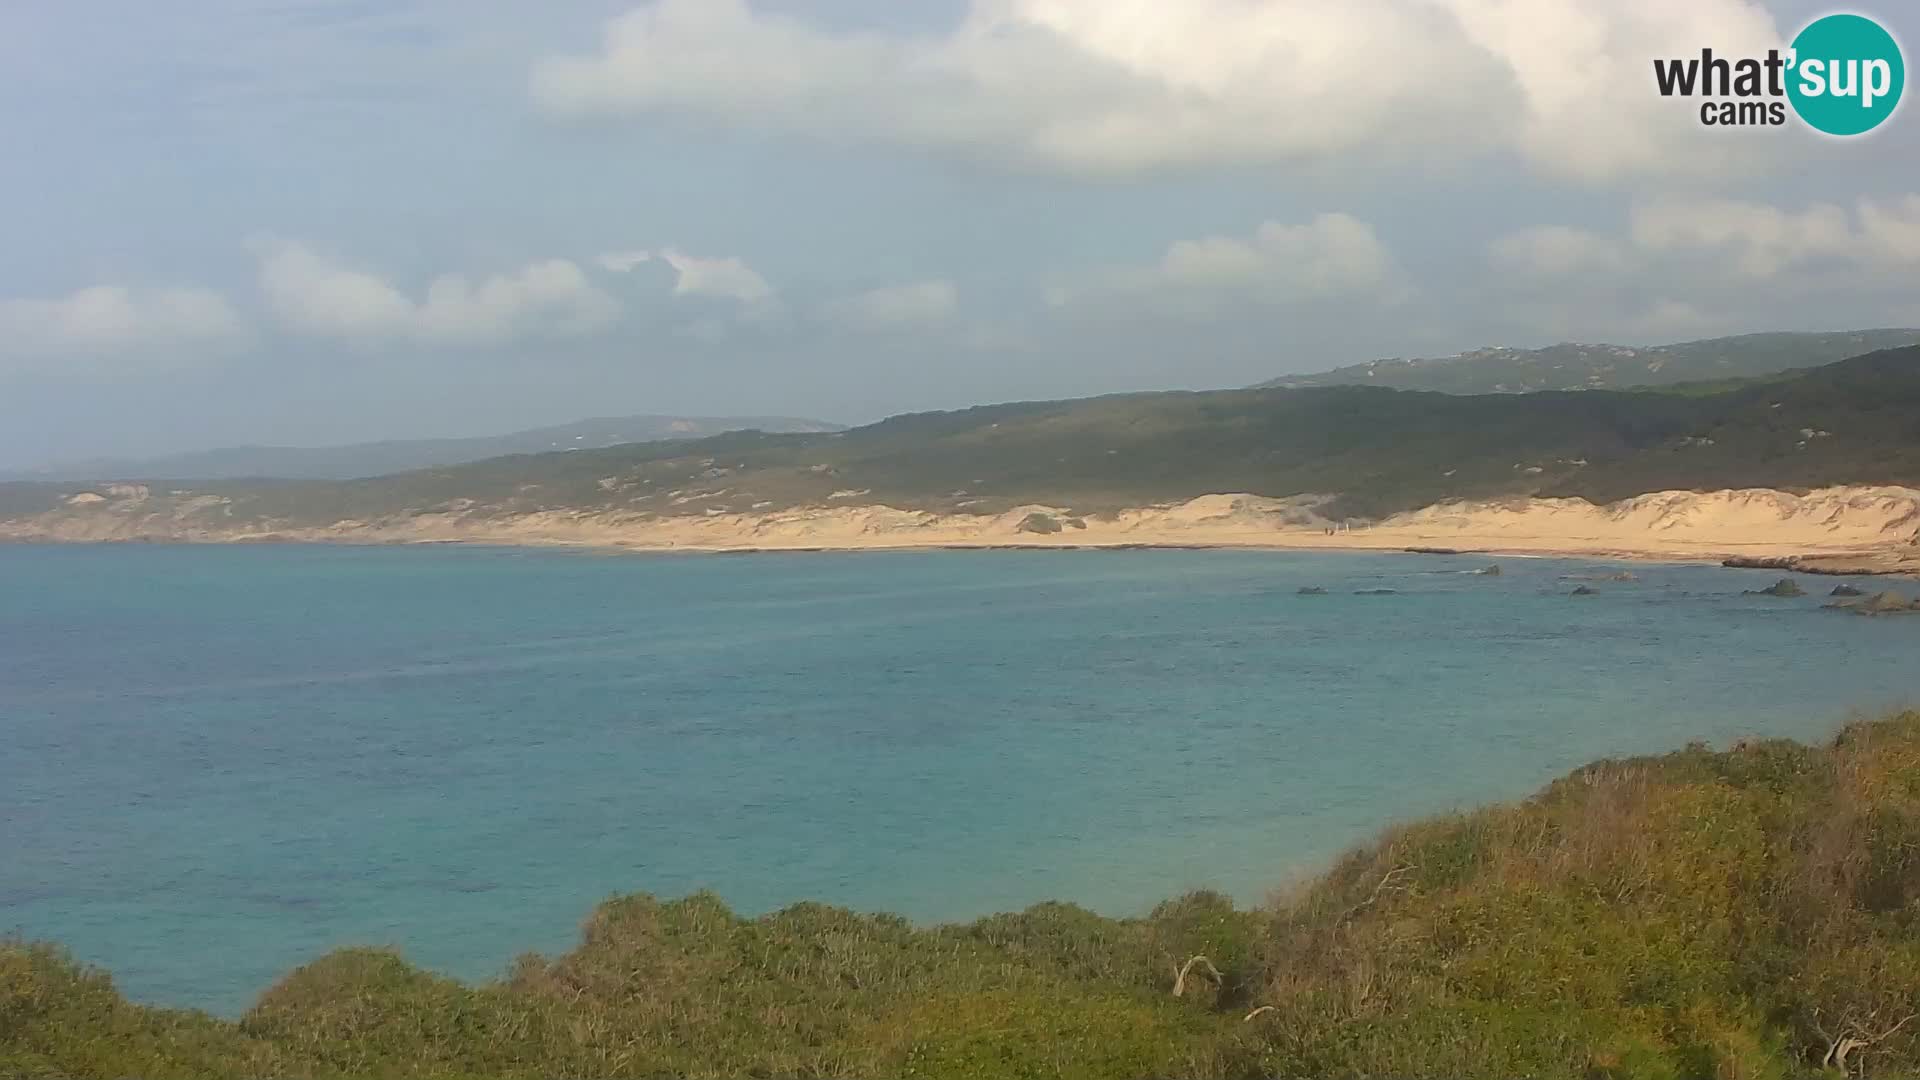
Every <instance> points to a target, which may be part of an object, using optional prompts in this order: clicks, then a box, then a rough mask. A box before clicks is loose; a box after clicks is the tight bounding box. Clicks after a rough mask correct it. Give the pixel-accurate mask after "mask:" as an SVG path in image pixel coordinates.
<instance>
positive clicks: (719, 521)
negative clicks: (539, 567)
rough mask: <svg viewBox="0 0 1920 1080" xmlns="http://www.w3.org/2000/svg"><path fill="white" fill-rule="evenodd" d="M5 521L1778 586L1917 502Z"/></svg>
mask: <svg viewBox="0 0 1920 1080" xmlns="http://www.w3.org/2000/svg"><path fill="white" fill-rule="evenodd" d="M79 498H80V497H78V496H76V497H74V499H72V500H70V504H69V505H68V506H66V507H63V508H61V509H58V510H54V511H48V512H45V513H42V514H37V515H32V516H29V517H24V518H15V519H12V520H7V521H0V542H8V541H14V542H29V543H49V544H64V543H190V544H271V543H326V544H348V545H366V546H388V545H410V544H442V543H459V544H470V545H487V546H502V547H520V548H540V547H551V548H572V549H583V550H593V551H604V552H627V553H676V552H681V553H689V554H774V553H783V552H789V553H791V552H830V551H833V552H846V551H982V550H986V551H1124V550H1195V551H1206V550H1257V551H1319V552H1338V551H1368V552H1389V553H1392V552H1399V553H1403V554H1425V555H1454V556H1486V557H1508V558H1520V557H1534V558H1586V559H1603V560H1612V561H1623V562H1670V563H1719V564H1723V565H1728V566H1735V567H1744V568H1753V569H1766V570H1776V571H1780V572H1785V573H1807V574H1827V575H1881V574H1885V575H1916V574H1920V490H1915V489H1911V488H1899V487H1835V488H1825V489H1819V490H1815V491H1810V492H1806V493H1804V494H1796V493H1790V492H1783V491H1778V490H1774V489H1768V488H1749V489H1732V490H1722V491H1713V492H1681V491H1668V492H1653V493H1649V494H1645V495H1638V496H1634V497H1631V498H1628V499H1622V500H1619V501H1617V502H1613V503H1605V504H1595V503H1590V502H1587V501H1586V500H1583V499H1505V500H1487V501H1479V502H1464V501H1463V502H1452V503H1442V504H1437V505H1434V506H1429V507H1424V508H1422V509H1419V510H1413V511H1407V512H1404V513H1399V514H1394V515H1391V516H1389V517H1386V518H1382V519H1379V520H1376V521H1365V522H1343V521H1335V520H1332V519H1329V518H1327V517H1324V516H1322V514H1321V513H1320V511H1321V509H1322V508H1323V507H1324V506H1325V505H1326V504H1327V503H1328V502H1329V501H1330V498H1329V497H1328V496H1324V495H1299V496H1291V497H1287V498H1270V497H1265V496H1257V495H1246V494H1216V495H1203V496H1199V497H1197V498H1194V499H1190V500H1187V501H1186V502H1181V503H1170V504H1161V505H1156V506H1147V507H1140V508H1135V509H1128V510H1122V511H1119V512H1117V513H1114V514H1111V515H1106V516H1082V515H1078V514H1076V513H1075V512H1074V511H1072V510H1071V509H1069V508H1063V507H1055V506H1046V505H1041V504H1030V505H1023V506H1016V507H1013V508H1012V509H1009V510H1005V511H1002V512H1000V513H996V514H965V513H953V514H940V513H935V512H932V511H924V510H902V509H898V508H896V507H892V506H888V505H884V504H868V505H861V506H831V507H799V508H794V509H790V510H784V511H769V512H766V513H745V514H735V513H725V514H709V515H704V516H692V515H682V516H668V517H650V516H642V515H638V514H633V513H630V512H620V511H610V510H592V511H561V510H546V511H534V512H525V513H516V514H500V513H493V514H487V513H477V512H474V511H457V512H455V511H435V512H429V511H405V512H402V513H399V514H395V515H392V516H389V517H385V518H381V519H376V520H368V521H360V520H343V521H338V522H334V523H332V524H329V525H321V526H292V525H288V524H285V523H281V522H272V521H267V522H260V523H258V524H256V525H251V526H248V525H241V526H234V525H231V524H229V523H228V522H229V521H230V520H231V519H224V518H220V517H218V516H216V515H215V514H212V513H208V511H209V510H210V509H213V508H212V507H209V506H208V505H207V504H206V503H205V502H204V501H200V500H195V501H194V502H193V503H191V504H188V505H175V504H170V503H169V502H168V501H167V500H165V499H151V500H149V499H147V498H146V497H145V496H144V495H142V496H140V497H138V498H130V499H119V500H95V499H89V500H86V501H85V502H81V501H79Z"/></svg>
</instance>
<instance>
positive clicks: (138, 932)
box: [0, 545, 1920, 1016]
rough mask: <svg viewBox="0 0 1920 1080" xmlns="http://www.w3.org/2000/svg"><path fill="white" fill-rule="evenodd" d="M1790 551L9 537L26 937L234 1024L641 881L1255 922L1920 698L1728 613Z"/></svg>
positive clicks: (7, 648) (1902, 622)
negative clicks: (1558, 781)
mask: <svg viewBox="0 0 1920 1080" xmlns="http://www.w3.org/2000/svg"><path fill="white" fill-rule="evenodd" d="M1490 564H1498V566H1499V567H1500V571H1501V572H1500V573H1499V574H1497V575H1494V574H1485V573H1474V572H1473V571H1476V570H1481V569H1484V568H1486V567H1487V566H1488V565H1490ZM1622 571H1628V572H1630V573H1631V574H1632V575H1633V580H1614V579H1613V578H1614V576H1615V575H1618V574H1620V573H1621V572H1622ZM1778 576H1779V575H1778V574H1767V573H1761V572H1756V571H1741V570H1729V569H1723V568H1720V567H1717V566H1708V565H1652V564H1635V565H1631V566H1629V565H1626V564H1621V563H1613V562H1596V561H1589V560H1579V559H1528V558H1514V557H1492V556H1487V555H1461V556H1445V555H1412V554H1367V553H1344V552H1334V553H1308V552H1261V551H1187V550H1123V551H1012V550H1008V551H919V552H868V553H824V552H808V553H793V554H751V555H633V554H604V553H591V552H581V551H566V550H553V549H508V548H490V547H466V546H412V547H338V546H297V545H261V546H201V547H195V546H162V545H115V546H25V545H15V546H0V933H10V934H13V935H17V936H20V937H24V938H27V939H45V940H51V941H54V942H58V943H60V944H61V945H63V946H64V947H66V948H67V949H69V950H70V951H71V952H72V954H73V955H74V956H76V957H77V958H79V959H80V960H82V961H85V962H88V963H91V964H97V965H100V966H102V967H104V968H106V969H108V970H110V971H111V972H112V973H113V976H114V979H115V981H116V984H117V985H118V986H119V987H120V988H121V990H122V991H123V992H125V993H126V994H127V995H128V996H130V997H132V998H134V999H136V1000H139V1001H143V1002H151V1003H157V1004H164V1005H175V1006H189V1007H196V1008H202V1009H206V1010H209V1011H211V1012H214V1013H217V1014H221V1015H227V1016H234V1015H238V1014H240V1013H241V1012H243V1011H244V1010H245V1009H246V1008H247V1007H248V1006H249V1004H250V1003H251V1002H252V1001H253V1000H254V999H255V998H256V997H257V996H258V995H259V994H260V993H261V991H263V990H264V989H266V988H267V987H268V986H269V985H271V984H272V983H273V981H274V980H275V979H276V978H278V977H280V976H281V975H283V974H285V973H286V972H287V971H289V970H290V969H292V968H293V967H295V966H297V965H299V964H301V963H305V962H307V961H310V960H312V959H314V958H316V957H318V956H320V955H321V954H323V953H324V952H326V951H327V950H329V949H332V948H336V947H339V946H344V945H350V944H367V945H382V946H391V947H394V948H397V949H399V950H400V951H401V952H402V953H404V954H405V955H406V956H407V957H408V958H409V959H410V960H412V961H414V962H415V963H418V964H421V965H423V966H425V967H428V968H431V969H433V970H436V971H440V972H444V973H447V974H450V975H453V976H456V977H459V978H462V979H469V980H480V979H487V978H492V977H496V976H498V975H499V974H501V973H502V972H503V971H504V970H505V968H506V966H507V964H508V963H509V962H510V960H511V959H512V958H513V957H514V956H515V955H516V954H518V953H520V952H523V951H528V950H538V951H543V952H548V953H552V952H557V951H562V950H565V949H566V948H568V947H569V946H570V945H571V944H572V943H573V942H574V941H575V939H576V937H577V934H578V926H579V923H580V920H581V919H582V918H583V917H584V916H585V915H586V914H587V913H588V912H589V911H590V910H591V909H592V907H593V906H594V905H595V904H596V903H597V902H599V901H601V900H603V899H605V898H606V897H608V896H611V895H614V894H619V893H627V892H648V893H653V894H655V895H658V896H663V897H676V896H681V895H684V894H687V893H689V892H693V891H695V890H701V889H710V890H713V891H715V892H716V893H718V894H719V895H720V896H721V897H722V898H723V899H724V900H725V901H726V902H727V903H728V904H730V905H731V906H732V907H733V908H734V909H735V910H736V911H739V912H741V913H743V914H747V915H755V914H760V913H764V912H768V911H772V910H775V909H778V908H781V907H783V906H785V905H788V904H792V903H795V902H798V901H803V900H819V901H825V902H828V903H832V904H838V905H845V906H848V907H852V908H856V909H860V910H884V911H892V912H897V913H900V914H903V915H906V916H908V917H909V918H911V919H914V920H916V921H919V922H936V921H949V920H964V919H969V918H973V917H977V916H980V915H984V914H988V913H992V912H997V911H1005V910H1015V909H1019V908H1022V907H1025V906H1027V905H1030V904H1033V903H1036V902H1039V901H1042V900H1049V899H1058V900H1068V901H1072V902H1074V903H1078V904H1081V905H1084V906H1086V907H1088V908H1091V909H1093V910H1095V911H1098V912H1101V913H1103V914H1109V915H1115V916H1127V915H1138V914H1143V913H1145V912H1147V911H1149V910H1150V909H1151V908H1152V906H1153V905H1154V904H1155V903H1156V902H1158V901H1160V900H1162V899H1166V898H1169V897H1173V896H1176V895H1178V894H1180V893H1182V892H1185V891H1187V890H1190V889H1195V888H1213V889H1219V890H1222V891H1224V892H1226V893H1228V894H1230V895H1232V896H1233V897H1235V898H1236V899H1237V900H1239V901H1242V902H1245V903H1257V902H1259V901H1261V899H1262V898H1263V897H1265V896H1268V895H1271V894H1272V893H1273V892H1274V891H1275V890H1280V889H1285V888H1286V887H1287V886H1288V885H1289V884H1290V883H1293V882H1297V881H1299V880H1301V879H1303V878H1305V877H1307V876H1310V875H1312V874H1313V873H1315V872H1316V871H1318V870H1319V869H1321V868H1323V867H1324V866H1326V865H1327V864H1328V863H1329V862H1330V861H1331V860H1332V859H1334V858H1336V857H1337V856H1338V855H1339V854H1340V853H1341V852H1343V851H1345V850H1347V849H1350V848H1351V847H1353V846H1354V845H1357V844H1361V843H1364V842H1365V841H1366V840H1367V839H1368V838H1369V836H1371V835H1372V834H1374V833H1375V832H1376V831H1377V830H1379V829H1381V828H1382V827H1383V826H1386V825H1389V824H1392V823H1394V822H1396V821H1401V820H1404V819H1407V818H1411V817H1414V816H1418V815H1426V814H1432V813H1440V812H1447V811H1450V810H1455V809H1462V808H1466V807H1470V806H1473V805H1475V804H1479V803H1482V802H1485V801H1488V800H1499V799H1512V798H1519V797H1524V796H1526V795H1527V794H1529V793H1530V792H1532V791H1534V790H1536V789H1538V788H1539V787H1540V786H1541V785H1542V784H1544V783H1546V782H1548V781H1550V780H1552V779H1553V778H1554V777H1556V776H1559V775H1562V774H1564V773H1566V772H1567V771H1568V770H1570V769H1573V768H1575V767H1577V766H1579V765H1581V764H1584V763H1586V762H1588V761H1591V760H1594V759H1596V758H1602V757H1607V756H1614V755H1626V754H1640V753H1653V752H1663V751H1668V750H1673V749H1677V748H1680V747H1682V746H1684V745H1686V744H1687V743H1689V742H1694V741H1704V742H1708V743H1711V744H1714V745H1720V746H1724V745H1726V744H1729V743H1731V742H1733V741H1734V740H1736V739H1739V738H1742V737H1750V736H1790V737H1796V738H1809V739H1821V738H1826V737H1827V736H1829V735H1830V734H1831V733H1832V732H1833V731H1834V730H1835V729H1836V728H1837V727H1838V726H1839V725H1841V724H1842V723H1844V722H1846V721H1848V720H1849V719H1855V718H1860V717H1864V716H1870V715H1873V714H1875V713H1878V712H1881V711H1884V710H1886V709H1890V708H1894V707H1898V706H1902V705H1904V704H1906V703H1908V702H1910V701H1912V700H1913V699H1914V695H1915V691H1916V689H1917V688H1920V664H1916V663H1915V657H1917V656H1920V618H1915V619H1911V620H1909V619H1903V618H1898V617H1893V618H1861V617H1857V616H1853V615H1849V614H1845V613H1840V612H1835V611H1828V610H1823V609H1822V606H1821V605H1822V603H1823V601H1824V600H1825V599H1826V596H1825V594H1826V592H1827V591H1828V590H1829V589H1830V588H1831V587H1832V586H1833V584H1834V579H1828V578H1801V579H1800V580H1801V583H1802V584H1803V585H1804V586H1806V587H1807V590H1808V595H1807V596H1804V597H1800V598H1794V599H1781V598H1775V597H1771V596H1755V595H1747V594H1746V593H1745V590H1749V589H1758V588H1762V587H1764V586H1766V585H1768V584H1770V583H1771V582H1772V581H1773V580H1774V579H1775V578H1777V577H1778ZM1580 584H1586V585H1588V587H1590V588H1591V589H1593V590H1595V591H1594V593H1593V595H1587V596H1572V595H1569V594H1570V593H1571V592H1572V590H1573V589H1574V588H1575V587H1576V586H1578V585H1580ZM1302 588H1317V589H1322V590H1324V592H1321V593H1315V594H1305V595H1303V594H1302V593H1301V591H1300V590H1301V589H1302ZM1385 590H1390V591H1385Z"/></svg>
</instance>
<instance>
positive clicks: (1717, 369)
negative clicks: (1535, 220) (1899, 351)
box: [1260, 330, 1920, 394]
mask: <svg viewBox="0 0 1920 1080" xmlns="http://www.w3.org/2000/svg"><path fill="white" fill-rule="evenodd" d="M1915 343H1920V330H1851V331H1846V332H1843V333H1831V334H1793V333H1774V334H1742V335H1740V336H1738V337H1723V338H1708V339H1706V340H1704V341H1685V342H1681V343H1679V344H1677V345H1580V344H1574V343H1572V342H1563V343H1561V344H1559V345H1549V346H1547V347H1546V348H1544V349H1509V348H1505V347H1503V346H1498V345H1496V346H1493V347H1491V348H1485V349H1475V350H1473V351H1472V352H1464V353H1460V354H1459V355H1457V356H1441V357H1431V358H1418V359H1411V360H1407V359H1400V358H1394V359H1389V360H1373V361H1369V362H1367V363H1364V364H1350V365H1348V366H1346V367H1342V368H1335V369H1333V370H1332V371H1320V372H1314V373H1311V374H1307V375H1283V376H1281V377H1279V378H1277V379H1270V380H1268V381H1267V382H1264V383H1261V384H1260V385H1261V386H1263V387H1303V386H1384V387H1388V388H1391V389H1394V390H1435V391H1439V392H1440V393H1445V394H1519V393H1530V392H1533V391H1538V390H1609V389H1611V390H1624V389H1631V388H1634V387H1646V386H1668V385H1672V384H1674V383H1686V382H1718V381H1722V380H1727V379H1747V378H1754V377H1757V376H1764V375H1773V374H1776V373H1779V372H1783V371H1787V370H1789V369H1794V368H1807V367H1817V366H1819V365H1821V364H1830V363H1833V362H1834V361H1836V360H1844V359H1846V358H1847V357H1849V356H1859V355H1861V354H1862V353H1869V352H1875V351H1877V350H1880V349H1895V348H1900V347H1902V346H1906V345H1913V344H1915Z"/></svg>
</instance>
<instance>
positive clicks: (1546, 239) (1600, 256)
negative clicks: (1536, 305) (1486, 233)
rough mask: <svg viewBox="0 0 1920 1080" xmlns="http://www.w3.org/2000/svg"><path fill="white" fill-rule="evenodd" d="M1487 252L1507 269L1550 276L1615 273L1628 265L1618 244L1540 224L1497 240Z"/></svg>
mask: <svg viewBox="0 0 1920 1080" xmlns="http://www.w3.org/2000/svg"><path fill="white" fill-rule="evenodd" d="M1489 251H1490V252H1491V254H1492V255H1493V258H1494V261H1495V262H1496V263H1497V264H1499V265H1500V266H1501V267H1502V268H1504V269H1506V270H1510V271H1514V272H1517V273H1522V274H1544V275H1548V276H1552V277H1563V276H1566V275H1568V274H1577V273H1581V272H1585V271H1593V270H1602V271H1605V270H1617V269H1620V268H1622V267H1624V266H1625V265H1626V262H1627V255H1626V252H1625V251H1624V250H1622V248H1621V245H1620V243H1619V242H1618V241H1616V240H1613V239H1610V238H1608V237H1605V236H1601V235H1600V234H1599V233H1596V232H1589V231H1588V230H1586V229H1575V228H1570V227H1568V226H1565V225H1539V226H1535V227H1533V228H1528V229H1521V230H1519V231H1517V232H1511V233H1508V234H1506V235H1505V236H1501V237H1498V238H1496V239H1495V240H1494V241H1493V243H1492V244H1491V245H1490V247H1489Z"/></svg>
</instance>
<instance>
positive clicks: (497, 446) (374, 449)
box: [0, 416, 842, 482]
mask: <svg viewBox="0 0 1920 1080" xmlns="http://www.w3.org/2000/svg"><path fill="white" fill-rule="evenodd" d="M748 430H754V431H768V432H780V433H794V432H834V431H840V430H842V428H841V426H840V425H838V424H829V423H825V422H824V421H820V420H803V419H797V418H795V417H791V416H616V417H599V418H595V419H592V420H580V421H576V422H574V423H571V424H561V425H558V426H556V427H543V428H533V429H531V430H528V431H515V432H510V433H508V434H506V435H481V436H476V437H473V438H466V439H394V440H388V441H385V442H369V443H353V444H350V445H346V446H325V447H294V446H233V447H226V448H223V449H219V450H201V451H196V452H193V453H185V454H171V455H168V456H165V457H154V458H103V459H96V460H93V461H77V462H72V463H68V464H61V465H50V466H47V467H45V468H40V469H28V470H18V471H14V472H4V473H0V480H29V481H34V480H48V481H51V480H65V481H79V482H92V481H100V480H240V479H274V480H351V479H355V478H357V477H363V476H385V475H386V474H388V473H396V472H405V471H407V470H410V469H426V468H433V467H437V466H442V465H460V464H463V463H465V462H469V461H480V460H482V459H485V458H491V457H501V456H504V455H507V454H544V453H549V452H552V451H556V450H598V449H601V448H603V447H608V446H619V445H622V444H624V443H640V442H659V441H661V440H663V439H700V438H705V437H707V436H710V435H719V434H721V433H723V432H728V431H748Z"/></svg>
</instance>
